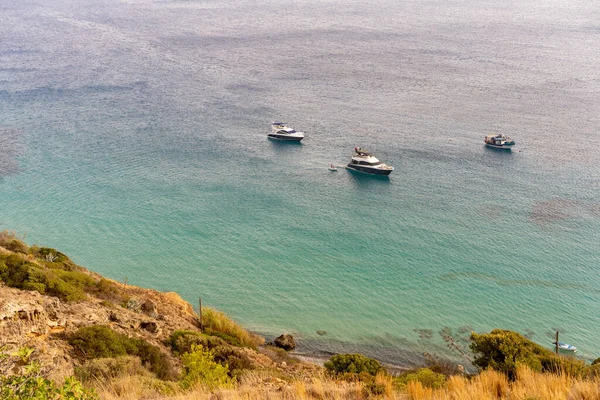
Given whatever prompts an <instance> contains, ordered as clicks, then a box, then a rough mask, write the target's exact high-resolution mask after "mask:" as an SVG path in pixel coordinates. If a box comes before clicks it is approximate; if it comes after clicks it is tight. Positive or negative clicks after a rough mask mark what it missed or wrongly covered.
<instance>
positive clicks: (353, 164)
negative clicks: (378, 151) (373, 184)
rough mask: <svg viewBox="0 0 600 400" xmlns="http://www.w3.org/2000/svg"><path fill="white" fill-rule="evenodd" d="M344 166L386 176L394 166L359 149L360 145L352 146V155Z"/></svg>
mask: <svg viewBox="0 0 600 400" xmlns="http://www.w3.org/2000/svg"><path fill="white" fill-rule="evenodd" d="M346 168H348V169H352V170H354V171H358V172H364V173H366V174H373V175H382V176H387V175H389V174H391V173H392V171H393V170H394V167H392V166H391V165H387V164H384V163H382V162H381V161H379V159H377V157H375V156H374V155H373V153H370V152H368V151H367V150H364V149H361V148H360V147H355V148H354V155H353V156H352V159H351V160H350V162H349V163H348V165H347V166H346Z"/></svg>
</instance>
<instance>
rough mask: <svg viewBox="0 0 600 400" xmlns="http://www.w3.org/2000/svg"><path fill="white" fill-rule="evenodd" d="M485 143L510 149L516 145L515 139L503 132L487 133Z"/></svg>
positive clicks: (497, 147) (498, 147)
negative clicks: (502, 133)
mask: <svg viewBox="0 0 600 400" xmlns="http://www.w3.org/2000/svg"><path fill="white" fill-rule="evenodd" d="M483 140H484V141H485V144H486V145H487V146H489V147H493V148H495V149H507V150H510V149H511V147H512V146H514V145H515V141H514V140H512V139H511V138H509V137H508V136H504V135H501V134H496V135H487V136H486V137H485V138H484V139H483Z"/></svg>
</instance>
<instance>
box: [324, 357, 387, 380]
mask: <svg viewBox="0 0 600 400" xmlns="http://www.w3.org/2000/svg"><path fill="white" fill-rule="evenodd" d="M325 368H327V370H329V371H331V372H333V373H335V374H338V375H340V374H348V373H350V374H361V373H364V372H366V373H368V374H370V375H373V376H374V375H377V374H378V373H379V372H383V371H384V369H383V367H382V366H381V364H379V361H377V360H375V359H373V358H369V357H366V356H363V355H362V354H337V355H335V356H333V357H331V358H330V359H329V361H327V362H326V363H325Z"/></svg>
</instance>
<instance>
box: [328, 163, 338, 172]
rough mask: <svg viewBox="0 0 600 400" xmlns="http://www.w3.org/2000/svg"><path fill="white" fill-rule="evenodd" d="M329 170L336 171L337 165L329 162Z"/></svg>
mask: <svg viewBox="0 0 600 400" xmlns="http://www.w3.org/2000/svg"><path fill="white" fill-rule="evenodd" d="M329 170H330V171H337V167H336V166H335V165H333V164H329Z"/></svg>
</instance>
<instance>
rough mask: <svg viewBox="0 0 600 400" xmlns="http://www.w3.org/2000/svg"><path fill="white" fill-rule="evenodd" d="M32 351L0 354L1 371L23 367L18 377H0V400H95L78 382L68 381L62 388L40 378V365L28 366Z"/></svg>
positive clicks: (35, 363) (25, 350) (21, 350)
mask: <svg viewBox="0 0 600 400" xmlns="http://www.w3.org/2000/svg"><path fill="white" fill-rule="evenodd" d="M32 353H33V349H29V348H22V349H19V351H17V352H15V353H13V354H6V353H4V351H0V371H4V372H6V371H7V370H8V369H10V367H11V366H12V365H14V364H15V363H16V364H23V368H21V369H19V371H20V372H19V373H17V374H13V375H4V374H2V375H0V399H7V400H96V399H97V398H98V396H97V395H96V394H95V392H94V391H92V390H88V389H85V388H84V387H83V386H82V385H81V383H80V382H79V381H77V380H76V379H75V378H73V377H70V378H67V379H66V380H65V382H64V383H63V384H62V385H57V384H56V383H54V382H53V381H51V380H48V379H45V378H43V377H41V376H40V371H41V369H42V367H43V366H42V365H40V364H39V363H37V362H35V361H34V362H30V361H29V356H31V354H32Z"/></svg>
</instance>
